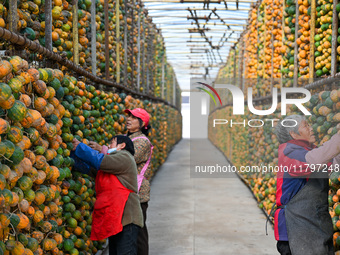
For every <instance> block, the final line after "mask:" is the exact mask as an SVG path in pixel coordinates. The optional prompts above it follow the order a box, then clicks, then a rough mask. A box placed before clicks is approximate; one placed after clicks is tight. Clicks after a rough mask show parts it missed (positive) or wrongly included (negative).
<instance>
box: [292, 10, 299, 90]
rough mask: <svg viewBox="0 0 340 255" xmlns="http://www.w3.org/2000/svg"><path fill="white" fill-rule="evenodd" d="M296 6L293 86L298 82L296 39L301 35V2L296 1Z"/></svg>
mask: <svg viewBox="0 0 340 255" xmlns="http://www.w3.org/2000/svg"><path fill="white" fill-rule="evenodd" d="M295 6H296V8H295V45H294V83H293V87H297V83H298V70H299V67H298V45H297V43H296V40H297V39H298V36H299V4H298V3H296V5H295Z"/></svg>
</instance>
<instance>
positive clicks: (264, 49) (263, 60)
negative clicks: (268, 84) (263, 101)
mask: <svg viewBox="0 0 340 255" xmlns="http://www.w3.org/2000/svg"><path fill="white" fill-rule="evenodd" d="M266 8H267V5H266V3H264V8H263V10H264V24H265V26H264V41H263V53H262V54H263V59H262V78H263V79H264V78H265V75H264V73H265V71H266V43H267V25H266V23H267V14H266ZM262 82H263V81H262Z"/></svg>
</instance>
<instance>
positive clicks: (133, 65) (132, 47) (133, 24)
mask: <svg viewBox="0 0 340 255" xmlns="http://www.w3.org/2000/svg"><path fill="white" fill-rule="evenodd" d="M134 8H135V0H132V6H131V7H130V10H131V19H132V22H131V37H130V41H131V61H130V65H131V87H133V86H134V79H133V78H134V76H135V64H134V61H133V58H134V55H135V53H134V47H135V43H134V41H133V40H134V37H135V16H134Z"/></svg>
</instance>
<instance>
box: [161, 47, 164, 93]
mask: <svg viewBox="0 0 340 255" xmlns="http://www.w3.org/2000/svg"><path fill="white" fill-rule="evenodd" d="M164 76H165V73H164V54H163V57H162V92H161V96H162V98H163V99H164Z"/></svg>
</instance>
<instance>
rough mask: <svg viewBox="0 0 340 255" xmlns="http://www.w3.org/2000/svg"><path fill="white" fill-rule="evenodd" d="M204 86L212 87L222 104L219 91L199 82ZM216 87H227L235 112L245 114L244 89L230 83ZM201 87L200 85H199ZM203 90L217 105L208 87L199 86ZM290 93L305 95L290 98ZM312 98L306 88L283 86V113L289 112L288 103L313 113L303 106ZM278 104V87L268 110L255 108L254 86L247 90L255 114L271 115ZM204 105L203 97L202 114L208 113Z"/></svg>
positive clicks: (305, 112)
mask: <svg viewBox="0 0 340 255" xmlns="http://www.w3.org/2000/svg"><path fill="white" fill-rule="evenodd" d="M198 83H200V84H202V85H204V86H207V87H208V88H210V89H211V90H212V91H213V92H214V93H215V94H216V95H217V97H218V98H219V100H220V103H221V105H222V101H221V98H220V96H219V94H218V93H217V91H216V90H215V89H214V88H213V87H211V86H209V85H207V84H205V83H202V82H198ZM215 87H216V88H219V89H226V93H227V92H228V91H229V92H230V93H231V95H232V105H233V114H234V115H244V105H245V96H244V93H243V91H242V90H241V89H240V88H238V87H236V86H234V85H229V84H217V85H216V86H215ZM197 88H199V87H197ZM199 89H200V90H202V91H205V92H206V93H208V94H209V95H210V97H211V98H212V99H213V101H214V102H215V105H216V101H215V99H214V97H213V96H212V94H211V93H210V92H209V91H207V90H206V89H203V88H199ZM289 94H303V95H304V96H305V97H303V98H288V97H287V95H289ZM310 98H311V94H310V92H309V90H307V89H305V88H281V115H286V114H287V105H288V104H293V105H295V106H296V107H297V108H298V109H299V110H300V111H301V112H302V113H303V114H304V115H311V113H310V112H309V111H308V110H307V109H306V108H305V107H304V106H303V104H304V103H307V102H308V101H309V100H310ZM277 105H278V91H277V88H273V90H272V105H271V107H270V109H268V110H257V109H255V107H254V105H253V88H251V87H249V88H248V90H247V106H248V109H249V111H250V112H251V113H253V114H255V115H259V116H264V115H269V114H272V113H274V112H275V110H276V108H277ZM203 106H204V107H207V103H206V102H203V99H202V115H205V114H206V112H207V111H206V110H205V111H203Z"/></svg>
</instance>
